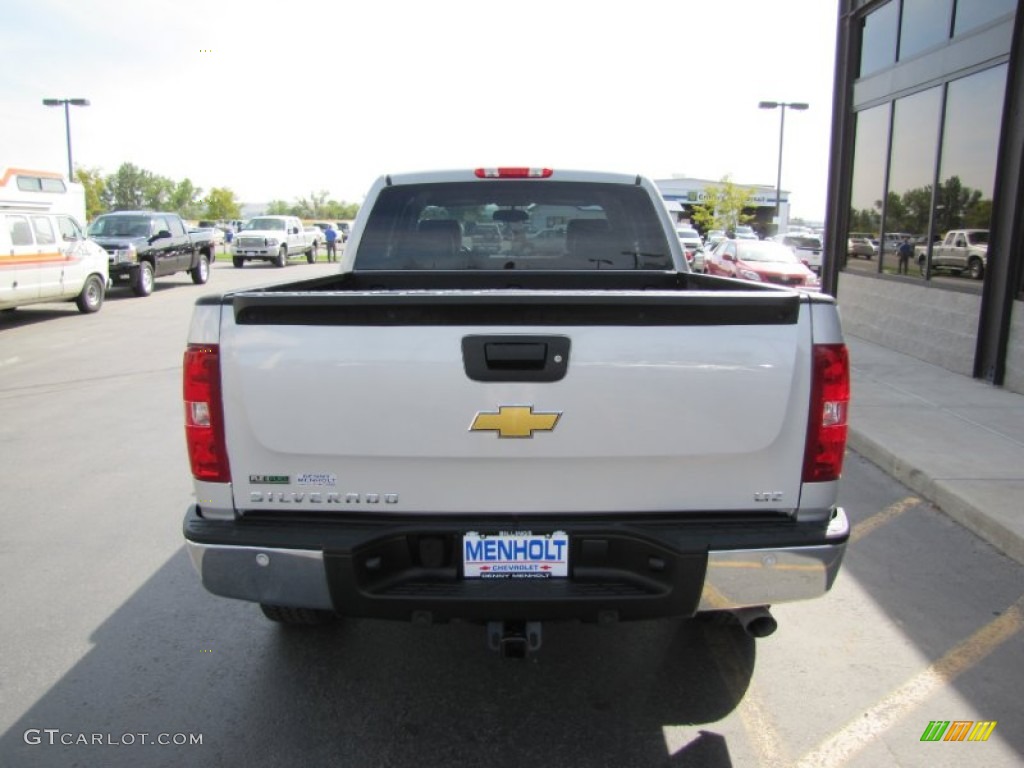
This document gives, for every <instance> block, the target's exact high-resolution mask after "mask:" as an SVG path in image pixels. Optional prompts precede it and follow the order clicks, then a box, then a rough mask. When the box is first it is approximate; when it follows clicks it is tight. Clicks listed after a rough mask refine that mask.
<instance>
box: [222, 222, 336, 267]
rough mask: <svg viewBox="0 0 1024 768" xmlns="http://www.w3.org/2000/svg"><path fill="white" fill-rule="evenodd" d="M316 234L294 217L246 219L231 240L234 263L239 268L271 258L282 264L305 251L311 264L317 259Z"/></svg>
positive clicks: (276, 263)
mask: <svg viewBox="0 0 1024 768" xmlns="http://www.w3.org/2000/svg"><path fill="white" fill-rule="evenodd" d="M314 229H316V227H314ZM317 231H318V232H319V229H317ZM313 237H314V235H312V234H310V233H307V232H306V230H305V228H304V227H303V226H302V222H301V221H299V219H298V218H297V217H295V216H257V217H256V218H254V219H249V220H248V221H247V222H245V224H244V225H243V226H242V230H241V231H240V232H239V233H238V235H237V236H235V238H234V240H232V242H231V262H232V263H233V264H234V265H235V266H236V267H239V268H240V267H243V266H245V262H246V261H269V262H272V263H273V264H275V265H276V266H278V267H283V266H284V265H285V264H287V263H288V259H292V258H295V257H296V256H301V255H302V254H305V255H306V259H307V260H308V261H309V263H310V264H312V263H313V261H314V260H315V259H316V254H315V253H314V250H313Z"/></svg>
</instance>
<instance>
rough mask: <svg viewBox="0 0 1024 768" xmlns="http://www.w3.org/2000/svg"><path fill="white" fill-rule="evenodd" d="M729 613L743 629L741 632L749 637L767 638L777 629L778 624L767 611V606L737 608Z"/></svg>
mask: <svg viewBox="0 0 1024 768" xmlns="http://www.w3.org/2000/svg"><path fill="white" fill-rule="evenodd" d="M730 613H732V615H733V616H735V617H736V621H738V622H739V623H740V626H741V627H743V631H744V632H746V633H747V634H748V635H750V636H751V637H768V635H770V634H772V633H773V632H775V630H776V629H778V628H779V623H778V622H777V621H776V620H775V617H774V616H772V615H771V613H770V612H769V611H768V606H767V605H758V606H754V607H753V608H737V609H736V610H734V611H730Z"/></svg>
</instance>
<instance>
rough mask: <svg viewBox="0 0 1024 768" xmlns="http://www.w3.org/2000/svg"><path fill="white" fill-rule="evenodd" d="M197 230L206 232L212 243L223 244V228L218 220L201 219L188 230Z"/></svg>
mask: <svg viewBox="0 0 1024 768" xmlns="http://www.w3.org/2000/svg"><path fill="white" fill-rule="evenodd" d="M197 230H201V231H203V232H208V233H209V236H210V240H211V241H213V244H214V245H224V235H225V232H224V228H223V227H222V226H221V225H220V224H219V223H218V222H216V221H206V220H201V221H200V222H199V223H198V224H196V226H195V228H194V229H191V230H189V231H190V232H196V231H197Z"/></svg>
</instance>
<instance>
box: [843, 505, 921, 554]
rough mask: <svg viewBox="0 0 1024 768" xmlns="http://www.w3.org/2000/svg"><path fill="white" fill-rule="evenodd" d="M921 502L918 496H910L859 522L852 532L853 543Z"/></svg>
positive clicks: (851, 540)
mask: <svg viewBox="0 0 1024 768" xmlns="http://www.w3.org/2000/svg"><path fill="white" fill-rule="evenodd" d="M920 503H921V500H920V499H919V498H917V497H916V496H908V497H907V498H905V499H903V501H897V502H896V503H895V504H893V505H892V506H890V507H887V508H886V509H883V510H882V511H881V512H878V513H877V514H874V515H872V516H871V517H869V518H868V519H867V520H863V521H861V522H859V523H857V524H856V525H855V526H853V530H852V531H851V532H850V543H851V544H853V543H854V542H857V541H860V540H861V539H863V538H864V537H865V536H867V535H868V534H869V533H872V532H873V531H875V530H877V529H878V528H881V527H882V526H883V525H885V524H886V523H888V522H891V521H892V520H893V518H896V517H899V516H900V515H902V514H903V513H904V512H906V511H907V510H908V509H911V508H913V507H916V506H917V505H918V504H920Z"/></svg>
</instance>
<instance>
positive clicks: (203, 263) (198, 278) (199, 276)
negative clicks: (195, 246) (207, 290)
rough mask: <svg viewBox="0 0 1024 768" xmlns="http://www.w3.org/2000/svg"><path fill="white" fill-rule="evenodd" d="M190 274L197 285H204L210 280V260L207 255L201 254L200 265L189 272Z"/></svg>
mask: <svg viewBox="0 0 1024 768" xmlns="http://www.w3.org/2000/svg"><path fill="white" fill-rule="evenodd" d="M189 274H190V275H192V282H193V283H195V284H196V285H202V284H203V283H205V282H206V281H207V280H209V279H210V260H209V259H208V258H206V254H205V253H201V254H199V263H198V264H196V265H195V266H194V267H193V268H192V269H190V270H189Z"/></svg>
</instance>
